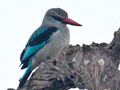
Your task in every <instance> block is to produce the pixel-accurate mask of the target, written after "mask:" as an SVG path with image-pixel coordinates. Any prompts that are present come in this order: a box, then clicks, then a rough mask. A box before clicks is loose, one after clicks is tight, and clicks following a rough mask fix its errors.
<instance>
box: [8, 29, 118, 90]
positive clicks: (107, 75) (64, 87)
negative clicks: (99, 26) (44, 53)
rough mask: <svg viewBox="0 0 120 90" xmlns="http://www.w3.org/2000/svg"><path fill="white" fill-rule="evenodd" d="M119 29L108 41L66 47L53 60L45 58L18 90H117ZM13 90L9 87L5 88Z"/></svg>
mask: <svg viewBox="0 0 120 90" xmlns="http://www.w3.org/2000/svg"><path fill="white" fill-rule="evenodd" d="M119 62H120V29H119V30H118V31H116V32H115V33H114V38H113V40H112V41H111V43H110V44H107V43H101V44H97V43H94V42H93V43H92V44H91V45H85V44H84V45H83V46H82V47H81V46H79V45H76V46H72V45H70V46H68V47H66V48H65V49H64V50H63V52H62V53H61V54H60V55H59V57H58V58H57V59H55V60H53V59H52V60H46V61H45V62H42V63H41V64H40V65H39V68H37V69H36V71H35V72H33V74H32V76H31V78H30V79H29V80H28V81H27V83H26V84H25V85H24V87H23V88H22V89H17V90H68V89H70V88H75V87H78V88H80V89H84V88H86V89H88V90H104V89H106V90H120V72H119V70H118V66H119ZM8 90H13V89H8Z"/></svg>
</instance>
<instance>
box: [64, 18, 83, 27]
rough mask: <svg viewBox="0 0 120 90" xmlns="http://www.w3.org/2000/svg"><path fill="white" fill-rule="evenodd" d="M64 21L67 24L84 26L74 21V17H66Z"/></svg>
mask: <svg viewBox="0 0 120 90" xmlns="http://www.w3.org/2000/svg"><path fill="white" fill-rule="evenodd" d="M63 22H64V23H66V24H71V25H75V26H82V25H81V24H79V23H77V22H75V21H73V20H72V19H70V18H68V17H67V18H65V19H64V20H63Z"/></svg>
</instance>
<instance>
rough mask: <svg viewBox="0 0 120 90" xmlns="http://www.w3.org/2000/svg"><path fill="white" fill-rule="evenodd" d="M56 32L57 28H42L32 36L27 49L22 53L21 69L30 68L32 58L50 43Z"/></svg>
mask: <svg viewBox="0 0 120 90" xmlns="http://www.w3.org/2000/svg"><path fill="white" fill-rule="evenodd" d="M56 31H57V28H56V27H50V28H47V27H40V28H38V29H37V30H36V31H35V32H34V33H33V34H32V36H31V37H30V39H29V40H28V42H27V45H26V47H25V49H24V50H23V52H22V53H21V57H20V59H21V64H23V66H22V68H21V69H24V68H26V67H27V66H28V63H29V61H30V58H31V57H32V56H33V55H34V54H35V53H36V52H38V51H39V50H40V49H41V48H42V47H44V46H45V45H46V44H47V43H48V42H49V38H50V36H51V35H52V34H53V33H54V32H56Z"/></svg>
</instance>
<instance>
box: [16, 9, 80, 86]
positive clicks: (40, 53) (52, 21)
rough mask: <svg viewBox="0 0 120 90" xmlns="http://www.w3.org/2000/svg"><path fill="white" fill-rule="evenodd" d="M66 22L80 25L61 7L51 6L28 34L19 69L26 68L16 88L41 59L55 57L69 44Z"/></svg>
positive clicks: (23, 82)
mask: <svg viewBox="0 0 120 90" xmlns="http://www.w3.org/2000/svg"><path fill="white" fill-rule="evenodd" d="M67 24H70V25H74V26H82V25H81V24H79V23H77V22H75V21H73V20H72V19H70V18H68V14H67V12H66V11H65V10H63V9H61V8H51V9H49V10H48V11H47V12H46V14H45V16H44V18H43V21H42V24H41V26H40V27H38V29H36V30H35V31H34V32H33V34H32V35H31V36H30V38H29V40H28V42H27V44H26V46H25V48H24V49H23V51H22V53H21V55H20V61H21V64H20V66H21V69H25V68H26V71H25V73H24V74H23V76H22V78H21V79H20V80H19V85H18V88H22V87H23V86H24V84H25V83H26V81H27V79H28V77H29V76H30V74H31V73H32V71H33V70H34V69H35V68H36V67H38V66H39V64H40V63H41V62H42V61H44V60H46V59H48V58H55V57H57V55H59V54H60V53H61V52H62V50H63V49H64V48H65V47H66V46H68V45H69V41H70V33H69V29H68V27H67Z"/></svg>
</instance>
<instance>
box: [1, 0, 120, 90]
mask: <svg viewBox="0 0 120 90" xmlns="http://www.w3.org/2000/svg"><path fill="white" fill-rule="evenodd" d="M57 7H60V8H62V9H64V10H65V11H67V12H68V16H69V18H71V19H73V20H75V21H77V22H79V23H80V24H82V25H83V27H75V26H70V25H68V27H69V29H70V36H71V40H70V43H71V44H72V45H75V44H80V45H82V44H83V43H84V44H91V43H92V42H93V41H94V42H96V43H101V42H107V43H110V42H111V41H112V39H113V34H114V32H115V31H117V30H118V29H119V28H120V0H0V32H1V33H0V43H1V47H0V50H1V51H0V57H1V63H0V90H6V89H7V88H17V86H18V84H19V82H18V80H19V79H20V78H21V77H22V75H23V73H24V70H20V68H18V66H19V64H20V61H19V57H20V54H21V52H22V50H23V48H24V47H25V45H26V43H27V40H28V39H29V37H30V35H31V34H32V33H33V31H34V30H35V29H37V28H38V27H39V26H40V25H41V22H42V20H43V17H44V15H45V12H46V11H47V10H48V9H50V8H57ZM76 90H77V89H76Z"/></svg>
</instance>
